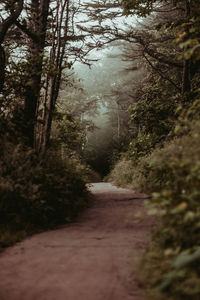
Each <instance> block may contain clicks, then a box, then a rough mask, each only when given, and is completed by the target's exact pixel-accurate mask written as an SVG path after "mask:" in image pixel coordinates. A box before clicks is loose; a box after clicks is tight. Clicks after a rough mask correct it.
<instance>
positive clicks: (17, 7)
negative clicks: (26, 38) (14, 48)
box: [0, 0, 24, 93]
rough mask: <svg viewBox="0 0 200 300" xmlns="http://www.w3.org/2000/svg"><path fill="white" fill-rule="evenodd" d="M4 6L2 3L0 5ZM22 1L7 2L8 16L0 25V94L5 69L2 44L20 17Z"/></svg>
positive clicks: (11, 0)
mask: <svg viewBox="0 0 200 300" xmlns="http://www.w3.org/2000/svg"><path fill="white" fill-rule="evenodd" d="M2 4H4V3H2ZM23 4H24V1H23V0H18V1H13V0H10V1H8V3H7V5H6V2H5V6H6V11H7V13H8V14H9V16H8V17H7V18H5V19H3V18H2V19H1V23H0V93H1V92H2V90H3V86H4V80H5V67H6V55H5V51H4V47H3V42H4V39H5V36H6V33H7V31H8V30H9V28H10V27H11V26H12V25H13V24H14V22H15V21H16V20H17V18H18V17H19V16H20V14H21V12H22V9H23Z"/></svg>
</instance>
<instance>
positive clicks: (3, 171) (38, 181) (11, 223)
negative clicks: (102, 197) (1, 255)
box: [0, 138, 89, 245]
mask: <svg viewBox="0 0 200 300" xmlns="http://www.w3.org/2000/svg"><path fill="white" fill-rule="evenodd" d="M0 153H1V162H0V199H1V200H0V225H1V234H0V235H1V238H0V240H1V243H2V245H7V244H9V240H11V242H12V240H15V236H16V240H17V239H18V236H19V235H20V232H25V233H26V234H30V233H31V232H34V231H37V230H41V229H44V228H52V227H53V226H55V225H57V224H63V223H66V222H68V221H70V220H73V218H74V217H76V215H77V214H78V213H79V212H80V211H81V210H82V209H84V208H85V207H87V205H88V198H89V196H88V192H87V190H86V187H85V181H84V176H85V175H84V168H83V167H82V166H81V164H80V162H79V163H78V161H77V160H76V161H75V160H71V159H70V158H66V157H65V160H62V159H61V158H60V156H58V155H56V153H55V152H52V153H49V154H47V155H46V157H45V158H43V159H38V157H37V155H36V154H35V152H34V151H33V150H31V149H27V148H25V147H24V146H23V145H21V144H18V145H13V143H11V142H8V141H7V139H6V138H5V139H4V140H3V139H1V149H0ZM23 235H24V234H23ZM9 236H10V237H9ZM12 236H13V237H12Z"/></svg>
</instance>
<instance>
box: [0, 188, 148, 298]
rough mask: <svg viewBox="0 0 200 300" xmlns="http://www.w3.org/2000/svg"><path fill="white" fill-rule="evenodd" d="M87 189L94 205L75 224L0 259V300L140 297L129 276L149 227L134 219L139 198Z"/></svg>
mask: <svg viewBox="0 0 200 300" xmlns="http://www.w3.org/2000/svg"><path fill="white" fill-rule="evenodd" d="M90 189H91V191H92V192H93V194H94V204H93V206H92V207H91V208H89V209H88V210H87V211H86V212H85V213H84V214H83V215H82V217H81V218H79V219H78V221H77V222H75V223H73V224H71V225H70V226H65V227H62V228H61V229H57V230H53V231H48V232H44V233H41V234H37V235H34V236H33V237H31V238H27V239H25V240H24V241H22V242H21V243H18V244H16V245H15V246H14V247H10V248H8V249H6V250H5V251H4V252H3V253H2V254H1V255H0V300H123V299H125V300H129V299H130V300H131V299H132V300H144V299H145V297H144V296H143V294H142V291H141V290H140V289H139V288H138V286H137V275H136V274H134V272H132V270H133V266H134V264H135V263H136V262H137V261H138V258H139V256H140V255H141V251H142V250H143V249H144V248H145V246H146V245H147V243H148V241H149V239H150V231H151V225H152V220H151V218H150V217H148V216H147V217H145V219H144V220H143V221H140V222H139V223H138V222H136V220H135V219H134V218H133V214H134V213H135V212H137V211H141V212H143V213H145V209H144V206H143V200H142V199H141V198H142V195H138V194H135V193H134V192H133V191H130V190H126V189H118V188H116V187H114V186H112V185H111V184H108V183H97V184H93V185H92V186H91V187H90ZM139 198H140V199H139ZM131 273H132V274H131Z"/></svg>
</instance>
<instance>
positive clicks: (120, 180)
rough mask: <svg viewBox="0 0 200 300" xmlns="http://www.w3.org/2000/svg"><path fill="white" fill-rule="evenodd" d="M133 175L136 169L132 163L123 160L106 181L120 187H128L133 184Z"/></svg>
mask: <svg viewBox="0 0 200 300" xmlns="http://www.w3.org/2000/svg"><path fill="white" fill-rule="evenodd" d="M133 175H134V169H133V164H132V161H131V160H126V159H125V158H123V159H121V160H119V161H118V162H117V164H116V165H115V166H114V168H113V170H112V171H111V172H110V174H109V175H108V176H107V178H106V179H107V180H108V181H110V182H113V183H115V184H116V185H118V186H127V185H129V184H131V183H132V181H133Z"/></svg>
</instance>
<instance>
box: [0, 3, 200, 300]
mask: <svg viewBox="0 0 200 300" xmlns="http://www.w3.org/2000/svg"><path fill="white" fill-rule="evenodd" d="M98 53H103V54H98ZM83 66H84V67H83ZM199 84H200V3H199V0H163V1H159V0H137V1H136V0H122V1H118V0H116V1H114V0H108V1H105V0H93V1H88V2H87V1H79V0H60V1H59V0H18V1H14V0H3V1H1V3H0V156H1V160H0V246H1V247H5V246H7V245H10V244H12V243H13V242H15V241H18V240H20V239H21V238H23V237H25V236H27V235H30V234H32V233H34V232H37V231H40V230H43V229H47V228H53V227H55V226H57V225H59V224H63V223H66V222H70V221H72V220H73V219H74V218H75V217H76V216H77V214H78V213H80V212H81V211H82V210H83V209H84V208H86V207H88V205H90V196H89V193H88V191H87V187H86V183H88V182H94V181H100V180H102V179H104V180H107V181H110V182H112V183H115V184H117V185H120V186H128V187H131V188H133V189H134V190H138V191H141V192H143V193H146V194H149V195H151V198H150V200H148V201H147V203H146V204H147V206H148V207H149V213H150V214H152V215H154V214H155V215H156V217H155V218H157V219H158V220H159V221H158V226H157V228H156V229H155V232H154V233H153V242H152V244H151V245H150V247H149V249H147V251H146V253H145V256H144V258H143V261H142V263H141V268H142V270H143V272H142V273H143V274H142V276H141V284H142V285H143V286H144V288H145V289H146V291H147V295H148V297H149V298H150V299H176V300H179V299H194V300H197V299H199V298H200V267H199V261H200V242H199V234H200V206H199V203H198V202H199V197H200V140H199V138H200V86H199Z"/></svg>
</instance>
